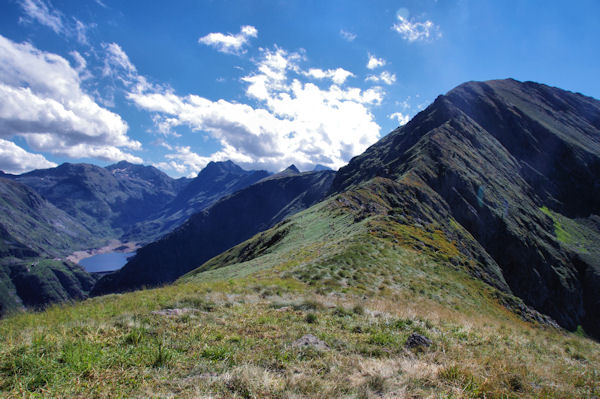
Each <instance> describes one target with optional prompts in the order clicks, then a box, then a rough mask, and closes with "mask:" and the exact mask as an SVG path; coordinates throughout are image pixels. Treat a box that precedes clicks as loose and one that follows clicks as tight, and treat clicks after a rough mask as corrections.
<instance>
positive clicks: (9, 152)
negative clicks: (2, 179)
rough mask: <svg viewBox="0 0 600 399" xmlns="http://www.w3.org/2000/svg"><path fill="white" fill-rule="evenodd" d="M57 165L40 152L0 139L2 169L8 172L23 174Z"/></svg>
mask: <svg viewBox="0 0 600 399" xmlns="http://www.w3.org/2000/svg"><path fill="white" fill-rule="evenodd" d="M55 166H57V165H56V164H55V163H54V162H50V161H48V160H47V159H46V158H44V156H43V155H40V154H32V153H31V152H27V151H25V150H24V149H22V148H21V147H19V146H18V145H16V144H15V143H13V142H12V141H8V140H3V139H0V170H2V171H4V172H6V173H13V174H21V173H25V172H29V171H30V170H34V169H44V168H53V167H55Z"/></svg>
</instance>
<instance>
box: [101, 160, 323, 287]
mask: <svg viewBox="0 0 600 399" xmlns="http://www.w3.org/2000/svg"><path fill="white" fill-rule="evenodd" d="M333 177H334V172H331V171H323V172H306V173H295V174H291V175H283V176H279V177H273V178H268V179H265V180H262V181H259V182H258V183H255V184H253V185H251V186H249V187H247V188H245V189H243V190H240V191H238V192H236V193H235V194H232V195H230V196H228V197H225V198H223V199H221V200H219V201H218V202H217V203H215V204H214V205H212V206H210V207H209V208H207V209H205V210H203V211H201V212H199V213H196V214H195V215H193V216H192V217H191V218H189V220H188V221H187V222H185V224H183V225H182V226H181V227H179V228H177V229H176V230H175V231H173V232H172V233H170V234H168V235H166V236H164V237H163V238H161V239H160V240H158V241H155V242H153V243H151V244H149V245H147V246H145V247H143V248H141V249H139V250H138V251H137V254H136V255H135V256H134V257H133V258H132V259H131V260H130V261H129V262H128V263H127V264H126V265H125V266H124V267H123V268H122V269H121V270H119V271H117V272H115V273H113V274H110V275H107V276H104V277H103V278H102V279H101V280H100V281H98V283H97V284H96V286H95V287H94V289H93V292H92V294H93V295H102V294H106V293H110V292H119V291H128V290H133V289H137V288H141V287H143V286H156V285H160V284H164V283H168V282H172V281H174V280H175V279H177V278H178V277H180V276H182V275H183V274H185V273H187V272H188V271H190V270H193V269H194V268H196V267H198V266H199V265H201V264H202V263H204V262H205V261H207V260H208V259H210V258H212V257H213V256H216V255H218V254H219V253H221V252H223V251H225V250H226V249H228V248H230V247H232V246H234V245H236V244H238V243H240V242H242V241H244V240H246V239H248V238H250V237H252V236H253V235H254V234H256V233H258V232H260V231H263V230H265V229H267V228H269V227H271V226H273V225H275V224H276V223H277V222H279V221H281V220H283V219H284V218H285V217H287V216H289V215H291V214H293V213H296V212H298V211H300V210H303V209H306V208H308V207H310V206H312V205H314V204H316V203H317V202H319V201H321V200H322V199H323V198H324V197H325V195H326V194H327V192H328V191H329V189H330V186H331V182H332V181H333Z"/></svg>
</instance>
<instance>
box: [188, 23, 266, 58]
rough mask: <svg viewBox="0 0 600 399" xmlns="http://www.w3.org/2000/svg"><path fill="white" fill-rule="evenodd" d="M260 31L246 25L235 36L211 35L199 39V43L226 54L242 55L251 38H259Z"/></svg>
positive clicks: (217, 33)
mask: <svg viewBox="0 0 600 399" xmlns="http://www.w3.org/2000/svg"><path fill="white" fill-rule="evenodd" d="M257 36H258V30H256V28H255V27H254V26H250V25H244V26H242V27H241V28H240V33H238V34H236V35H233V34H231V33H228V34H226V35H225V34H223V33H219V32H216V33H209V34H208V35H206V36H203V37H201V38H200V39H198V42H199V43H202V44H206V45H207V46H211V47H214V48H216V49H217V51H220V52H221V53H226V54H241V53H244V52H245V49H244V46H245V45H246V44H247V43H248V41H249V40H250V38H251V37H257Z"/></svg>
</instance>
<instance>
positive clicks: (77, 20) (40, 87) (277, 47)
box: [0, 0, 600, 177]
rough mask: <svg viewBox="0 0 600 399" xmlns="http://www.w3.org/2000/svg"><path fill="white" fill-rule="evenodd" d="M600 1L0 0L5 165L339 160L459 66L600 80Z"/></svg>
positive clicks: (181, 171) (481, 74) (414, 108)
mask: <svg viewBox="0 0 600 399" xmlns="http://www.w3.org/2000/svg"><path fill="white" fill-rule="evenodd" d="M598 15H600V2H597V1H592V0H590V1H585V0H583V1H578V2H575V3H567V2H563V1H534V0H527V1H525V0H523V1H491V0H490V1H485V0H447V1H446V0H438V1H434V0H423V1H384V0H376V1H362V2H359V1H333V0H330V1H307V0H302V1H229V0H223V1H183V0H180V1H173V2H166V1H152V2H148V1H139V2H135V1H127V2H122V1H109V0H78V1H59V0H53V1H49V0H12V1H10V0H9V1H7V0H5V1H3V2H2V3H1V4H0V170H3V171H5V172H10V173H23V172H25V171H28V170H32V169H37V168H45V167H52V166H56V165H57V164H60V163H62V162H90V163H94V164H98V165H101V166H104V165H108V164H111V163H114V162H117V161H119V160H128V161H130V162H134V163H144V164H148V165H154V166H156V167H158V168H160V169H161V170H163V171H164V172H166V173H168V174H169V175H171V176H174V177H178V176H194V175H196V174H197V173H198V171H199V170H201V169H202V168H203V167H204V166H205V165H206V164H207V163H208V162H209V161H211V160H215V161H218V160H227V159H230V160H233V161H234V162H236V163H238V164H239V165H240V166H242V167H244V168H246V169H267V170H269V171H271V172H275V171H278V170H281V169H283V168H285V167H286V166H288V165H289V164H291V163H294V164H296V166H298V168H299V169H300V170H310V169H312V168H313V167H314V166H315V165H316V164H322V165H326V166H328V167H331V168H334V169H337V168H339V167H340V166H343V165H344V164H345V163H347V162H348V161H349V160H350V158H351V157H353V156H355V155H358V154H360V153H361V152H362V151H364V150H365V149H366V148H367V147H368V146H369V145H371V144H373V143H374V142H375V141H377V140H378V139H379V138H381V137H382V136H384V135H385V134H387V133H388V132H389V131H391V130H392V129H394V128H395V127H397V126H398V125H401V124H404V123H406V122H407V121H408V119H409V118H410V117H412V116H414V115H415V114H416V113H417V112H419V111H420V110H422V109H423V108H424V107H426V106H427V105H428V104H429V103H431V102H432V101H433V100H434V99H435V97H436V96H437V95H439V94H443V93H445V92H447V91H448V90H450V89H452V88H453V87H455V86H457V85H459V84H461V83H463V82H465V81H469V80H488V79H502V78H508V77H512V78H515V79H518V80H532V81H536V82H540V83H545V84H549V85H552V86H557V87H560V88H563V89H566V90H571V91H576V92H580V93H583V94H585V95H588V96H592V97H595V98H600V79H598V77H597V76H598V71H600V62H599V61H600V51H598V50H599V46H598V37H600V24H598Z"/></svg>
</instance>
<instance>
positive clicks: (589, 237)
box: [540, 206, 600, 253]
mask: <svg viewBox="0 0 600 399" xmlns="http://www.w3.org/2000/svg"><path fill="white" fill-rule="evenodd" d="M540 210H541V211H542V212H543V213H544V214H545V215H546V216H548V217H550V218H551V219H552V221H553V223H554V235H555V237H556V239H557V240H558V241H559V242H560V243H562V244H564V245H566V246H567V247H569V248H571V249H573V250H575V251H578V252H581V253H590V252H595V251H597V250H598V248H597V247H598V242H600V233H598V232H596V231H594V230H592V229H591V228H589V227H588V226H586V225H585V224H583V223H581V222H580V221H578V220H575V219H570V218H568V217H566V216H563V215H561V214H560V213H557V212H554V211H553V210H551V209H549V208H548V207H546V206H543V207H541V208H540Z"/></svg>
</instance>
